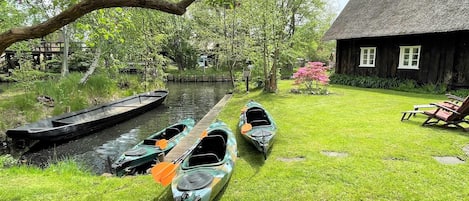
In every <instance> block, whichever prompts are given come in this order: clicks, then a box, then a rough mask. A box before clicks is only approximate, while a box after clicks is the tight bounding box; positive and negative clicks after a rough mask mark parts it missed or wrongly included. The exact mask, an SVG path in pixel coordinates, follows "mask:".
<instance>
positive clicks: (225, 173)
mask: <svg viewBox="0 0 469 201" xmlns="http://www.w3.org/2000/svg"><path fill="white" fill-rule="evenodd" d="M237 155H238V150H237V144H236V138H235V136H234V134H233V132H232V131H231V130H230V129H229V128H228V127H227V125H226V124H225V123H223V122H221V121H217V122H214V123H212V124H211V125H210V126H209V127H208V129H207V136H206V137H203V138H201V139H200V140H199V141H197V146H195V148H194V149H193V150H192V152H191V153H190V154H189V155H188V156H187V157H186V158H185V159H184V160H183V161H182V163H181V165H180V166H179V168H178V170H177V173H176V177H174V179H173V180H172V183H171V189H172V192H173V197H174V199H175V200H200V201H208V200H212V199H213V198H215V197H216V196H217V194H218V193H219V192H220V191H221V190H222V189H223V187H224V186H225V185H226V184H227V183H228V180H229V179H230V177H231V175H232V173H233V168H234V165H235V161H236V157H237Z"/></svg>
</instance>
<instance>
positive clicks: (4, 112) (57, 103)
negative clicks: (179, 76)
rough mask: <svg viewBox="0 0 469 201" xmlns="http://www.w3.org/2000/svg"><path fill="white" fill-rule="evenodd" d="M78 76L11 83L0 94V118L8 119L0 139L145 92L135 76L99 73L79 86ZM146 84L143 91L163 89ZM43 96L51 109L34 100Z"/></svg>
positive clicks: (3, 122)
mask: <svg viewBox="0 0 469 201" xmlns="http://www.w3.org/2000/svg"><path fill="white" fill-rule="evenodd" d="M82 76H83V75H82V74H80V73H72V74H70V75H68V76H67V77H65V78H60V77H59V76H56V77H55V78H50V79H47V80H37V81H34V80H29V81H23V82H18V83H14V84H11V86H9V87H8V90H6V91H4V92H2V93H1V94H0V116H2V117H9V118H3V119H1V120H0V140H2V139H3V138H4V137H5V131H6V130H7V129H9V128H14V127H17V126H19V125H23V124H25V123H27V122H34V121H37V120H39V119H43V118H47V117H51V116H55V115H59V114H62V113H64V112H66V111H68V110H70V111H77V110H80V109H84V108H87V107H90V106H92V105H98V104H102V103H105V102H109V101H111V100H114V99H117V98H120V97H125V96H130V95H133V94H134V93H139V92H143V91H144V90H146V89H145V86H144V85H143V84H142V82H141V80H140V78H139V77H138V76H131V75H125V74H118V75H109V74H108V73H106V72H99V73H96V74H95V75H93V76H91V77H90V79H89V80H88V81H87V82H86V83H85V84H83V85H81V84H78V83H79V81H80V79H81V77H82ZM147 84H148V86H147V87H146V88H147V89H156V88H161V87H163V84H162V83H161V82H154V83H153V82H152V83H147ZM44 95H45V96H49V97H51V98H53V99H54V104H53V105H54V106H53V107H49V106H47V105H44V104H42V103H40V102H38V101H37V97H38V96H44Z"/></svg>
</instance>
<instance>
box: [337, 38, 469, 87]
mask: <svg viewBox="0 0 469 201" xmlns="http://www.w3.org/2000/svg"><path fill="white" fill-rule="evenodd" d="M413 45H420V46H421V49H420V51H421V52H420V61H419V69H418V70H408V69H397V67H398V65H399V51H400V46H413ZM360 47H376V60H375V68H363V67H358V66H359V65H360ZM336 54H337V67H336V72H337V73H340V74H349V75H362V76H378V77H384V78H399V79H413V80H416V81H417V82H418V83H421V84H423V83H446V84H449V85H450V87H451V86H458V87H469V32H450V33H439V34H422V35H410V36H394V37H380V38H362V39H346V40H338V41H337V53H336Z"/></svg>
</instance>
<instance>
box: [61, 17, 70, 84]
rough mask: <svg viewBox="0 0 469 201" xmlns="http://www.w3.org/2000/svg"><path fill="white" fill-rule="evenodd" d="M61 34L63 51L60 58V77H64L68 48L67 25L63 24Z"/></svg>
mask: <svg viewBox="0 0 469 201" xmlns="http://www.w3.org/2000/svg"><path fill="white" fill-rule="evenodd" d="M62 35H63V37H64V51H63V59H62V77H65V76H66V75H67V74H68V50H69V45H70V40H69V34H68V26H64V27H63V30H62Z"/></svg>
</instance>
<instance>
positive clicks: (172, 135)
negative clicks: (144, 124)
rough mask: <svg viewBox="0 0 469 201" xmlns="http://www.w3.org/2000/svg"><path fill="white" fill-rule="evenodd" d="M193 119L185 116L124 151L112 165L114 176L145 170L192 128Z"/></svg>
mask: <svg viewBox="0 0 469 201" xmlns="http://www.w3.org/2000/svg"><path fill="white" fill-rule="evenodd" d="M194 125H195V120H194V119H193V118H186V119H183V120H181V121H179V122H178V123H176V124H173V125H171V126H168V127H166V128H165V129H163V130H161V131H158V132H156V133H154V134H152V135H150V136H148V137H147V138H145V139H144V140H143V141H141V142H140V143H138V144H137V145H135V146H134V147H133V148H131V149H130V150H128V151H126V152H124V153H123V154H122V155H121V156H120V157H119V158H118V159H117V160H116V161H115V162H114V163H113V164H112V165H111V172H112V174H114V175H116V176H124V175H133V174H135V173H138V172H145V171H146V170H147V169H149V168H150V167H151V166H152V165H153V164H155V163H158V162H159V159H158V157H160V156H161V155H162V156H164V155H165V154H167V153H168V152H169V151H171V149H173V148H174V146H176V144H177V143H179V141H180V140H181V139H182V138H184V137H185V136H186V135H187V134H188V133H189V132H190V131H191V130H192V128H194Z"/></svg>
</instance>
